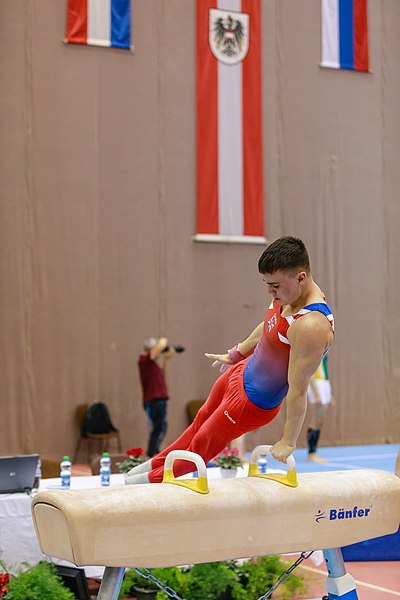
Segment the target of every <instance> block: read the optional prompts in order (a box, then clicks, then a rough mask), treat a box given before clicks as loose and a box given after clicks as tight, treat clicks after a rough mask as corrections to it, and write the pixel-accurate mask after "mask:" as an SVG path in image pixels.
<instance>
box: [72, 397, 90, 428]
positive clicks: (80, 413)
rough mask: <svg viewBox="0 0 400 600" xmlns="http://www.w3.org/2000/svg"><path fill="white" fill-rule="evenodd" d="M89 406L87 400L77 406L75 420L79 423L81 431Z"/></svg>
mask: <svg viewBox="0 0 400 600" xmlns="http://www.w3.org/2000/svg"><path fill="white" fill-rule="evenodd" d="M88 406H89V404H88V402H86V403H85V404H78V406H77V407H76V408H75V420H76V422H77V424H78V427H79V431H82V428H83V422H84V420H85V416H86V412H87V408H88Z"/></svg>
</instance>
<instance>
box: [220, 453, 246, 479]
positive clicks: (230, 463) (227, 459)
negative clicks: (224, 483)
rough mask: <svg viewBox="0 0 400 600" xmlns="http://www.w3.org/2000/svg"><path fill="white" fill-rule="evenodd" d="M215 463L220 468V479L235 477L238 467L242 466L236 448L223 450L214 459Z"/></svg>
mask: <svg viewBox="0 0 400 600" xmlns="http://www.w3.org/2000/svg"><path fill="white" fill-rule="evenodd" d="M215 462H216V463H217V465H218V466H219V468H220V473H221V477H236V473H237V470H238V467H242V466H243V461H242V459H241V458H240V456H239V450H238V449H237V448H225V449H224V450H223V451H222V452H221V453H220V454H218V456H217V457H216V458H215Z"/></svg>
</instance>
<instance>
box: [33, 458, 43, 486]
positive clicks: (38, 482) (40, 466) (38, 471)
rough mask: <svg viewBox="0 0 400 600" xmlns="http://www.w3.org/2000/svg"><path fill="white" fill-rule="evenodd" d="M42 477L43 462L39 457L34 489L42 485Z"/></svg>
mask: <svg viewBox="0 0 400 600" xmlns="http://www.w3.org/2000/svg"><path fill="white" fill-rule="evenodd" d="M41 479H42V462H41V460H40V458H38V461H37V465H36V471H35V480H34V482H33V489H35V490H38V489H39V485H40V480H41Z"/></svg>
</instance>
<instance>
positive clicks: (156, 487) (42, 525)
mask: <svg viewBox="0 0 400 600" xmlns="http://www.w3.org/2000/svg"><path fill="white" fill-rule="evenodd" d="M269 448H270V447H269V446H258V447H257V448H256V449H255V450H254V451H253V453H252V456H251V458H250V463H251V464H250V469H249V473H250V476H249V477H247V478H238V479H227V480H213V481H211V482H209V483H208V482H207V470H206V467H205V464H204V462H203V460H202V459H201V458H200V456H198V455H197V454H193V453H190V452H183V451H173V452H171V453H170V454H169V455H168V457H167V459H166V462H165V471H166V472H168V476H167V478H166V479H167V481H168V483H161V484H151V485H131V486H121V487H112V488H102V489H88V490H62V491H61V490H59V491H43V492H40V493H39V494H37V495H36V496H35V498H34V499H33V501H32V513H33V521H34V524H35V528H36V534H37V537H38V540H39V544H40V547H41V549H42V551H43V552H44V553H45V554H47V555H48V556H54V557H57V558H61V559H64V560H68V561H70V562H72V563H74V564H76V565H77V566H86V565H100V566H106V570H105V573H104V577H103V582H102V585H101V588H100V592H99V596H98V598H99V600H116V599H117V598H118V593H119V590H120V587H121V583H122V579H123V575H124V571H125V568H127V567H139V568H140V567H147V568H152V567H160V568H162V567H169V566H174V565H182V564H192V563H202V562H214V561H224V560H230V559H237V558H247V557H252V556H266V555H268V554H287V553H291V552H302V551H306V550H319V549H321V550H323V551H324V556H325V560H326V564H327V568H328V578H327V581H326V589H327V592H328V597H329V599H330V600H336V599H340V600H354V599H357V592H356V589H355V584H354V580H353V578H352V577H351V575H349V574H348V573H346V569H345V566H344V562H343V558H342V553H341V550H340V548H341V547H342V546H346V545H349V544H354V543H357V542H361V541H363V540H368V539H372V538H375V537H379V536H383V535H387V534H390V533H395V532H396V531H397V529H398V526H399V521H400V479H399V477H397V476H396V475H394V474H391V473H387V472H384V471H372V470H371V471H337V472H333V473H304V474H301V475H298V476H297V475H296V471H295V463H294V459H293V457H289V459H288V473H287V475H286V476H280V477H278V478H277V477H276V476H267V477H266V476H263V475H261V474H260V473H258V469H257V467H256V463H257V457H258V455H259V454H264V453H268V451H269ZM176 459H180V460H182V459H184V460H191V461H193V462H195V464H196V467H197V470H198V473H199V482H200V483H196V482H195V480H193V479H192V480H184V481H182V480H176V479H174V477H173V468H172V467H173V462H174V460H176ZM164 479H165V478H164ZM282 484H283V485H282ZM187 600H190V599H187Z"/></svg>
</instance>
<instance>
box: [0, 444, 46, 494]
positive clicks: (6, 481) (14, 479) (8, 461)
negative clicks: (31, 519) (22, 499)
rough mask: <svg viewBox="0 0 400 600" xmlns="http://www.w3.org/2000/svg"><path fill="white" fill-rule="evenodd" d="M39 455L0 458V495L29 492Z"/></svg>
mask: <svg viewBox="0 0 400 600" xmlns="http://www.w3.org/2000/svg"><path fill="white" fill-rule="evenodd" d="M38 460H39V454H23V455H20V456H0V494H12V493H14V492H30V491H31V490H32V488H33V483H34V481H35V472H36V467H37V463H38Z"/></svg>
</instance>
